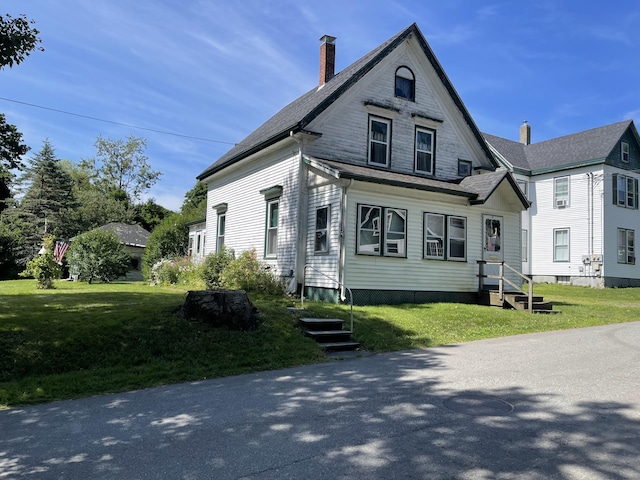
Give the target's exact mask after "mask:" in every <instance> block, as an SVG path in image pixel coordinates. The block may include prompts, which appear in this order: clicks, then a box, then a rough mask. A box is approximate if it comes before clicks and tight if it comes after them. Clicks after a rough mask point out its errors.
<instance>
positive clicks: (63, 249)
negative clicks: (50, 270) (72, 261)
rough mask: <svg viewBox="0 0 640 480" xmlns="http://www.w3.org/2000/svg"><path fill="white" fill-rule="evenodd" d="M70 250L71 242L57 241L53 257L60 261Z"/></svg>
mask: <svg viewBox="0 0 640 480" xmlns="http://www.w3.org/2000/svg"><path fill="white" fill-rule="evenodd" d="M67 250H69V244H68V243H65V242H56V246H55V247H54V249H53V259H54V260H55V261H56V262H58V263H60V262H62V259H63V258H64V254H65V253H67Z"/></svg>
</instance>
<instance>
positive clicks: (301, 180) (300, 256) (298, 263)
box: [287, 130, 307, 293]
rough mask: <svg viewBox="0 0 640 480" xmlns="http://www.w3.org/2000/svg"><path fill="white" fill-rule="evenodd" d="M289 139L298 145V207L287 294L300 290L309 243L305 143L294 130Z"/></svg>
mask: <svg viewBox="0 0 640 480" xmlns="http://www.w3.org/2000/svg"><path fill="white" fill-rule="evenodd" d="M289 137H291V138H292V139H293V140H294V141H295V142H296V143H297V144H298V207H297V212H296V223H297V225H296V248H295V249H294V253H293V269H292V272H291V273H292V275H291V276H292V278H291V281H290V282H289V285H288V286H287V292H289V293H296V292H297V290H298V283H299V282H298V279H299V278H302V275H304V265H305V263H306V256H305V255H306V249H305V243H306V241H307V235H306V231H307V229H306V218H307V216H306V215H305V214H304V209H305V205H306V202H305V201H304V200H305V198H306V196H305V192H306V188H307V185H306V182H305V178H306V177H305V173H306V168H305V163H304V157H303V146H304V141H303V140H300V139H298V138H296V136H295V134H294V133H293V130H291V131H290V132H289ZM303 219H304V221H303Z"/></svg>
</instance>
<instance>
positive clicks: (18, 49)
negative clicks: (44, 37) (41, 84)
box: [0, 15, 44, 70]
mask: <svg viewBox="0 0 640 480" xmlns="http://www.w3.org/2000/svg"><path fill="white" fill-rule="evenodd" d="M34 24H35V21H33V20H28V19H27V17H26V16H25V15H18V17H16V18H13V17H12V16H11V15H0V70H1V69H3V68H4V67H6V66H7V65H8V66H9V68H11V67H13V65H14V64H15V65H19V64H20V63H22V62H23V61H24V59H25V57H28V56H29V55H30V54H31V52H32V51H33V50H40V51H44V48H42V47H41V46H40V44H41V43H42V41H41V40H40V37H38V34H39V33H40V32H39V31H38V30H37V29H36V28H34V27H33V25H34Z"/></svg>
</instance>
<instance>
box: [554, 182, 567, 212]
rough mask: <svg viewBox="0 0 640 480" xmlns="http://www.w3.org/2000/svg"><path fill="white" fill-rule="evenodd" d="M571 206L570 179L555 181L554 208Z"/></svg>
mask: <svg viewBox="0 0 640 480" xmlns="http://www.w3.org/2000/svg"><path fill="white" fill-rule="evenodd" d="M568 206H569V177H556V178H554V179H553V208H564V207H568Z"/></svg>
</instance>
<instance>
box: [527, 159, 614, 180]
mask: <svg viewBox="0 0 640 480" xmlns="http://www.w3.org/2000/svg"><path fill="white" fill-rule="evenodd" d="M606 160H607V159H606V158H594V159H592V160H586V161H580V162H574V163H567V164H564V165H556V166H554V167H546V168H538V169H532V170H531V175H532V176H533V175H543V174H545V173H553V172H561V171H563V170H573V169H574V168H580V167H591V166H593V165H598V164H601V163H606Z"/></svg>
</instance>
